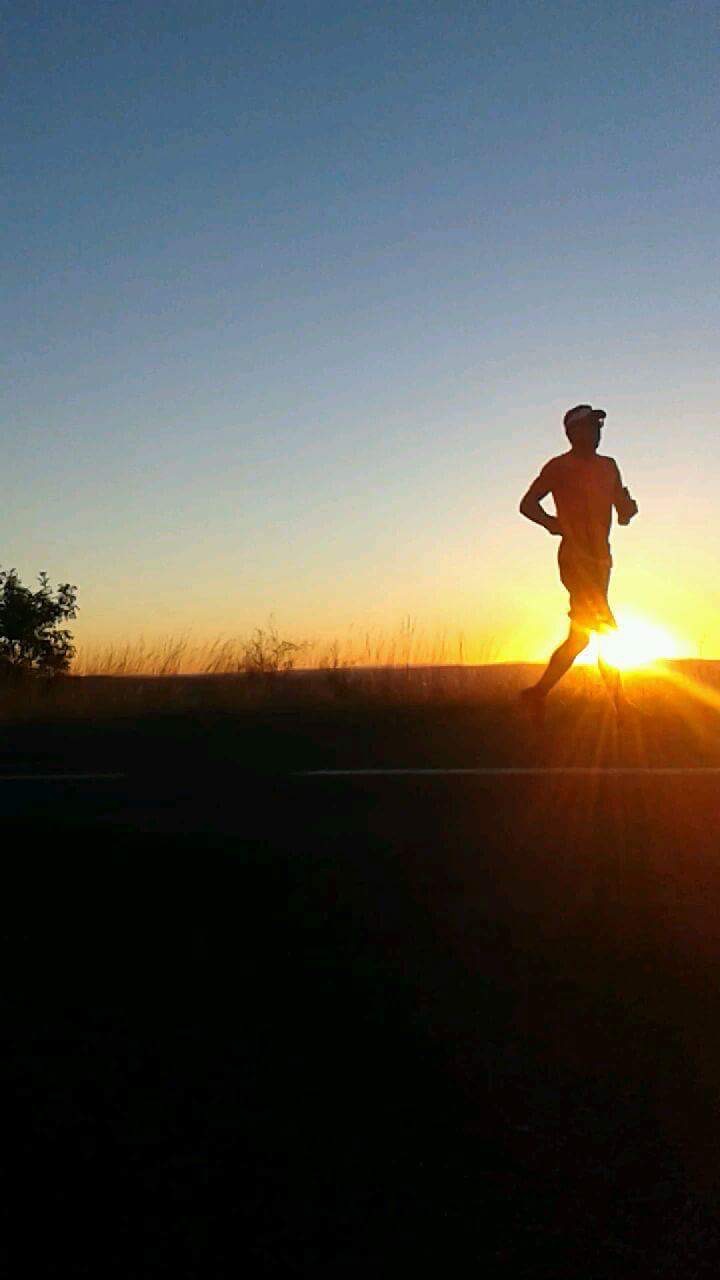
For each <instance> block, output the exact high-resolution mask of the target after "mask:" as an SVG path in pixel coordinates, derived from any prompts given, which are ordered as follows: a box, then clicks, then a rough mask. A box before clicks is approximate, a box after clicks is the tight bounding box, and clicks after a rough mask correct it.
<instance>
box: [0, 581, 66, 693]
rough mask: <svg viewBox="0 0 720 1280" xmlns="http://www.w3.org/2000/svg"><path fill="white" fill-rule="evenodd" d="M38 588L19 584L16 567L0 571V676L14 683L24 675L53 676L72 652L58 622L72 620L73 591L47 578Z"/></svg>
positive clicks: (63, 668)
mask: <svg viewBox="0 0 720 1280" xmlns="http://www.w3.org/2000/svg"><path fill="white" fill-rule="evenodd" d="M38 581H39V583H40V587H39V589H38V590H37V591H31V590H30V588H29V587H25V586H23V584H22V582H21V581H20V578H19V576H18V572H17V570H16V569H0V678H2V679H4V681H5V682H6V683H7V682H10V683H15V682H17V681H20V680H22V679H24V678H26V677H28V676H57V675H59V674H61V673H62V672H64V671H67V670H68V668H69V666H70V662H71V660H72V658H73V656H74V654H75V646H74V644H73V638H72V635H71V633H70V632H69V631H68V630H66V629H65V628H64V627H62V626H61V623H63V622H65V621H68V620H70V619H71V618H75V617H77V605H76V599H77V587H74V586H71V584H70V583H69V582H64V583H60V584H59V585H58V588H57V590H56V591H55V592H53V591H52V589H51V587H50V583H49V581H48V576H47V574H46V573H41V574H40V575H39V577H38Z"/></svg>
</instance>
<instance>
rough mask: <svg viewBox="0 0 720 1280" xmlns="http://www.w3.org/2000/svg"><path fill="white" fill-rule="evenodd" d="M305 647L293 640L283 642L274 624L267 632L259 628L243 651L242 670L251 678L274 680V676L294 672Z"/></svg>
mask: <svg viewBox="0 0 720 1280" xmlns="http://www.w3.org/2000/svg"><path fill="white" fill-rule="evenodd" d="M304 647H305V646H304V645H302V644H295V643H294V642H293V641H292V640H281V639H280V636H279V635H278V633H277V631H276V630H275V627H274V626H273V625H272V623H270V625H269V626H268V629H267V631H263V630H262V628H260V627H258V628H257V629H256V630H255V631H254V632H253V635H252V638H251V639H250V640H249V641H248V642H247V643H246V645H245V647H244V649H243V654H242V659H241V667H242V670H243V671H244V672H245V673H246V675H249V676H255V677H265V678H266V679H267V678H270V679H272V677H273V676H277V675H280V674H281V673H283V672H288V671H292V670H293V667H294V666H295V661H296V658H297V655H298V654H299V653H301V652H302V650H303V649H304Z"/></svg>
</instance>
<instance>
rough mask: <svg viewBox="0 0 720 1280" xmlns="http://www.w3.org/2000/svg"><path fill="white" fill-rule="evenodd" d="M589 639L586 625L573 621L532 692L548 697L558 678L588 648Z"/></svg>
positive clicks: (559, 678) (560, 677)
mask: <svg viewBox="0 0 720 1280" xmlns="http://www.w3.org/2000/svg"><path fill="white" fill-rule="evenodd" d="M589 641H590V636H589V634H588V632H587V631H586V630H585V629H584V627H579V626H578V625H577V623H575V622H571V624H570V630H569V631H568V634H567V638H566V639H565V640H563V642H562V644H561V645H559V647H558V648H557V649H556V650H555V652H554V654H553V655H552V657H551V659H550V661H549V662H548V664H547V667H546V668H545V670H544V672H543V674H542V675H541V677H540V679H539V680H538V682H537V684H536V685H533V689H532V692H533V693H534V694H536V695H540V696H542V697H546V696H547V694H548V693H549V692H550V690H551V689H553V688H554V687H555V685H556V684H557V682H558V680H561V679H562V677H563V676H564V675H565V672H566V671H569V670H570V668H571V666H572V664H573V662H574V661H575V659H576V658H577V657H578V656H579V654H581V653H582V651H583V649H587V647H588V644H589Z"/></svg>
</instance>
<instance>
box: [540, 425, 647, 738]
mask: <svg viewBox="0 0 720 1280" xmlns="http://www.w3.org/2000/svg"><path fill="white" fill-rule="evenodd" d="M605 417H606V414H605V410H604V409H593V408H592V406H591V405H589V404H578V405H575V407H574V408H573V409H568V411H567V413H566V414H565V417H564V419H563V423H564V426H565V434H566V435H567V438H568V440H569V441H570V449H569V450H568V452H567V453H561V454H560V455H559V457H557V458H551V459H550V461H549V462H547V463H546V464H545V466H544V467H543V469H542V471H541V472H540V475H539V476H538V477H537V479H536V480H533V482H532V484H531V485H530V488H529V489H528V491H527V493H526V494H525V497H524V498H523V500H522V502H521V503H520V511H521V513H522V514H523V515H524V516H527V518H528V520H532V521H534V523H535V524H540V525H542V526H543V528H544V529H547V531H548V533H551V534H552V535H553V536H554V537H559V538H560V540H561V541H560V548H559V551H558V565H559V568H560V579H561V581H562V583H563V585H564V586H565V587H567V590H568V592H569V594H570V611H569V612H570V630H569V631H568V635H567V639H566V640H564V641H563V643H562V644H561V645H560V647H559V648H558V649H556V650H555V652H554V654H553V655H552V657H551V659H550V661H549V662H548V665H547V668H546V669H545V671H544V672H543V674H542V676H541V677H540V679H539V680H538V682H537V684H535V685H533V686H532V687H531V688H529V689H524V690H523V691H522V694H521V697H522V700H523V702H524V703H525V705H526V707H527V709H528V711H529V712H530V713H531V715H532V717H533V719H534V720H535V721H536V723H541V722H542V718H543V713H544V709H545V699H546V697H547V695H548V693H549V692H550V690H551V689H552V688H553V686H554V685H556V684H557V682H558V680H560V679H561V677H562V676H564V675H565V672H566V671H568V670H569V669H570V667H571V666H572V664H573V662H574V661H575V659H576V658H577V656H578V654H580V653H582V651H583V649H585V648H586V647H587V645H588V641H589V639H590V632H591V631H608V630H611V629H612V628H615V627H616V626H617V623H616V621H615V619H614V617H613V615H612V611H611V609H610V606H609V604H608V598H607V593H608V584H609V581H610V569H611V567H612V559H611V556H610V543H609V534H610V523H611V520H612V509H613V507H614V508H615V510H616V512H617V517H618V523H619V524H629V523H630V521H631V520H632V518H633V516H634V515H637V509H638V508H637V503H636V502H635V501H634V500H633V499H632V498H631V497H630V494H629V493H628V491H627V489H625V488H623V483H622V478H621V476H620V471H619V470H618V466H617V463H616V462H615V459H614V458H606V457H602V456H601V455H600V454H598V451H597V450H598V445H599V444H600V431H601V428H602V426H603V424H604V421H605ZM549 493H551V494H552V496H553V499H554V502H555V510H556V513H557V514H556V515H554V516H553V515H550V514H549V513H548V512H547V511H545V510H544V509H543V507H542V506H541V505H540V504H541V502H542V499H543V498H545V497H546V496H547V495H548V494H549ZM598 665H599V667H600V671H601V673H602V676H603V679H604V680H605V683H606V685H607V687H608V690H609V692H610V695H611V697H612V699H613V702H614V704H615V708H616V710H617V711H618V712H619V713H621V712H622V710H623V708H624V707H625V706H626V705H627V704H626V702H625V698H624V695H623V691H622V684H621V682H620V676H619V674H618V672H617V671H616V670H615V669H614V668H613V667H610V666H608V664H607V663H605V662H603V661H602V659H600V660H599V662H598Z"/></svg>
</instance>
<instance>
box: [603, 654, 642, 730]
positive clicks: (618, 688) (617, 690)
mask: <svg viewBox="0 0 720 1280" xmlns="http://www.w3.org/2000/svg"><path fill="white" fill-rule="evenodd" d="M598 668H599V671H600V675H601V676H602V678H603V680H604V682H605V688H606V689H607V691H608V693H609V695H610V697H611V698H612V702H613V706H614V708H615V710H616V712H617V714H618V716H619V717H620V718H621V719H622V718H623V716H628V715H630V714H631V713H633V714H636V713H637V707H636V706H635V704H634V703H633V702H631V701H630V699H629V698H628V697H627V695H626V693H625V690H624V689H623V683H622V678H621V676H620V672H619V671H618V669H617V667H611V666H610V664H609V663H608V662H605V661H604V659H603V658H598Z"/></svg>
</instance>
